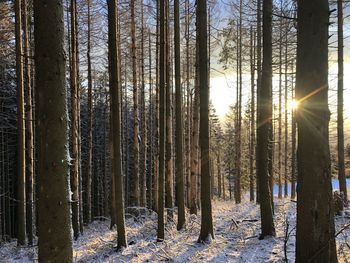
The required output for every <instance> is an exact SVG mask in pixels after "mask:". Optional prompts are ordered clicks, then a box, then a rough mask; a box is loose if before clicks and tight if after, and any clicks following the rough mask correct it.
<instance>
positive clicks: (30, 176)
mask: <svg viewBox="0 0 350 263" xmlns="http://www.w3.org/2000/svg"><path fill="white" fill-rule="evenodd" d="M28 8H29V7H28V3H27V0H23V20H24V21H23V31H24V63H25V68H26V71H25V73H26V74H25V75H26V76H25V82H26V118H27V120H26V135H25V139H26V162H27V170H26V203H27V205H26V227H27V236H28V244H29V245H33V216H34V202H33V200H34V131H33V104H32V98H33V95H32V93H33V91H32V75H31V74H32V68H31V66H30V62H29V58H30V53H31V52H30V40H29V39H30V35H29V31H30V29H29V28H28V20H30V16H29V15H28V12H27V11H28Z"/></svg>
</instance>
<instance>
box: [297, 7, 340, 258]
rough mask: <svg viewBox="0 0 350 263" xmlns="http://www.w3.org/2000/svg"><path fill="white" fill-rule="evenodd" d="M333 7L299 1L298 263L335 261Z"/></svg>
mask: <svg viewBox="0 0 350 263" xmlns="http://www.w3.org/2000/svg"><path fill="white" fill-rule="evenodd" d="M328 26H329V3H328V1H327V0H319V1H318V2H317V5H316V4H315V2H314V1H313V0H305V1H300V2H299V5H298V49H297V68H296V89H295V92H296V99H297V100H298V101H299V106H298V110H297V116H296V117H297V124H298V150H297V164H298V202H297V229H296V262H297V263H301V262H318V263H326V262H327V263H332V262H338V261H337V253H336V244H335V236H334V235H335V229H334V228H335V227H334V211H333V210H334V209H333V193H332V185H331V181H332V175H331V159H330V149H329V120H330V111H329V108H328V36H329V35H328V33H329V31H328Z"/></svg>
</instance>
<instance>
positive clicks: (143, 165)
mask: <svg viewBox="0 0 350 263" xmlns="http://www.w3.org/2000/svg"><path fill="white" fill-rule="evenodd" d="M140 4H141V58H140V63H141V72H140V74H141V123H142V130H141V135H142V136H141V140H142V141H141V142H142V144H141V153H142V158H141V159H140V162H141V163H140V167H141V178H140V179H141V180H140V186H141V191H140V205H141V206H142V207H146V204H147V197H146V189H147V184H146V177H147V137H146V101H145V100H146V99H145V89H146V87H145V60H144V59H145V55H144V53H145V35H144V30H145V28H144V11H143V9H144V6H143V5H144V4H143V1H141V3H140Z"/></svg>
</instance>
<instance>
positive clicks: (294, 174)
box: [291, 63, 297, 199]
mask: <svg viewBox="0 0 350 263" xmlns="http://www.w3.org/2000/svg"><path fill="white" fill-rule="evenodd" d="M291 70H292V72H294V63H292V66H291ZM291 86H292V98H293V100H295V92H294V74H292V80H291ZM295 111H296V109H293V110H292V153H291V154H292V158H291V159H292V160H291V166H292V183H291V198H292V199H295V197H296V180H297V171H296V134H297V124H296V120H295V115H296V114H295Z"/></svg>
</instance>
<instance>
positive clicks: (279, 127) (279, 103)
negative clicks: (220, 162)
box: [271, 18, 282, 199]
mask: <svg viewBox="0 0 350 263" xmlns="http://www.w3.org/2000/svg"><path fill="white" fill-rule="evenodd" d="M279 20H280V21H279V41H278V50H279V56H278V60H279V61H278V71H279V72H278V154H277V155H278V198H279V199H282V18H279ZM271 191H272V194H273V188H271Z"/></svg>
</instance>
